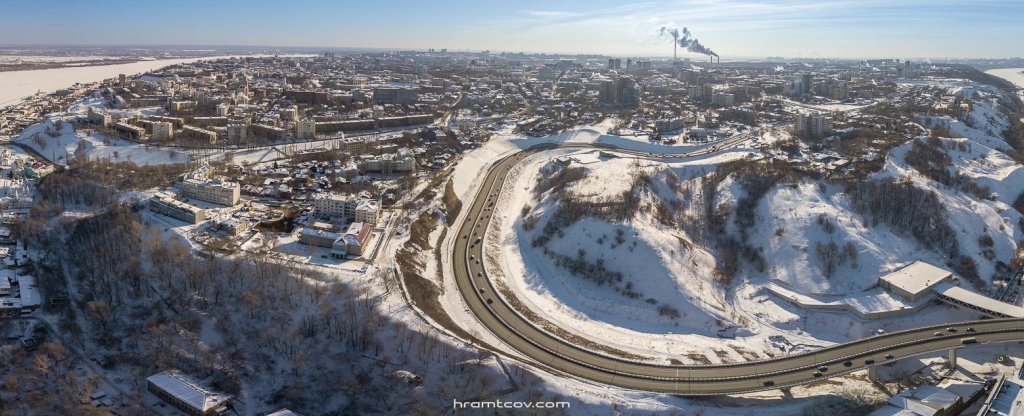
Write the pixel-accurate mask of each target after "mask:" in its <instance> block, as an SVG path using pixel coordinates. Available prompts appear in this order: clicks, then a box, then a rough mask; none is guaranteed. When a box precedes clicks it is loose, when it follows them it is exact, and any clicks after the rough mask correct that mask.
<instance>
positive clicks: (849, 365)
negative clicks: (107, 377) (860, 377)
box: [843, 360, 853, 367]
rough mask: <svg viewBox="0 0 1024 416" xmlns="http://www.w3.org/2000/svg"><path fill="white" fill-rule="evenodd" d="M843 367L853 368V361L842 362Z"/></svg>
mask: <svg viewBox="0 0 1024 416" xmlns="http://www.w3.org/2000/svg"><path fill="white" fill-rule="evenodd" d="M843 367H853V361H850V360H846V361H843Z"/></svg>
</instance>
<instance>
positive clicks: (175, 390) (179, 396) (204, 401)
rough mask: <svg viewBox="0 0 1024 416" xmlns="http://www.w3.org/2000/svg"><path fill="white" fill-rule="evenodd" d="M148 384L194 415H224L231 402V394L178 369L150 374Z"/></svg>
mask: <svg viewBox="0 0 1024 416" xmlns="http://www.w3.org/2000/svg"><path fill="white" fill-rule="evenodd" d="M146 384H147V389H148V390H149V392H150V393H153V395H155V396H156V397H159V398H160V399H161V400H163V401H165V402H167V403H169V404H171V405H173V406H174V407H177V408H179V409H181V410H182V411H184V412H185V413H188V414H190V415H194V416H214V415H222V414H224V413H226V412H227V411H228V405H229V404H230V403H231V396H229V395H226V394H222V393H218V392H215V391H213V390H210V389H208V388H206V387H204V386H202V385H201V384H200V383H199V382H198V381H196V380H195V379H193V378H192V377H189V376H188V375H186V374H184V373H182V372H180V371H178V370H167V371H164V372H162V373H159V374H155V375H152V376H149V377H148V378H146Z"/></svg>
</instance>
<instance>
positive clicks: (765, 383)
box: [763, 380, 775, 387]
mask: <svg viewBox="0 0 1024 416" xmlns="http://www.w3.org/2000/svg"><path fill="white" fill-rule="evenodd" d="M763 384H764V386H765V387H771V386H774V385H775V382H774V381H771V380H768V381H766V382H764V383H763Z"/></svg>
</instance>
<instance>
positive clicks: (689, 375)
mask: <svg viewBox="0 0 1024 416" xmlns="http://www.w3.org/2000/svg"><path fill="white" fill-rule="evenodd" d="M742 140H745V138H743V137H741V138H737V139H732V140H730V141H728V142H726V143H723V144H721V145H718V146H715V147H709V148H705V149H701V150H698V151H695V152H691V153H688V154H681V155H662V156H663V157H683V156H694V155H699V154H707V153H712V152H715V151H717V150H718V149H719V148H721V147H725V146H729V145H732V144H734V143H737V142H739V141H742ZM556 147H596V148H601V147H602V146H593V145H542V146H535V147H534V148H531V149H528V150H524V151H521V152H518V153H516V154H513V155H511V156H508V157H505V158H503V159H501V160H499V161H498V163H496V164H495V165H494V166H493V167H492V168H491V169H490V170H489V171H488V172H487V174H486V176H485V177H484V181H483V184H482V186H481V187H480V190H479V191H478V193H477V195H476V197H475V198H474V199H473V200H472V201H471V202H470V203H469V204H467V207H466V208H465V217H464V218H465V219H464V220H463V222H462V224H461V226H460V227H459V229H458V233H457V234H455V235H454V236H453V237H452V238H455V243H454V245H453V250H452V253H451V256H452V258H451V261H452V265H453V269H454V273H455V281H456V284H457V286H458V288H459V292H460V293H461V295H462V297H463V298H464V300H465V302H466V304H467V305H468V306H469V309H470V310H471V311H472V313H473V314H474V315H475V316H476V317H477V319H478V320H479V322H480V323H481V324H482V325H483V326H484V327H486V328H487V329H488V330H490V331H491V332H492V333H493V334H494V335H495V336H497V337H498V338H499V339H501V340H502V341H503V342H505V343H506V344H508V345H509V346H511V347H512V348H514V349H516V350H517V351H519V352H520V353H522V354H524V355H525V356H527V357H529V358H530V359H532V360H533V361H535V362H536V363H538V364H540V365H542V366H544V367H546V368H548V369H549V370H552V371H555V372H561V373H565V374H569V375H572V376H575V377H579V378H583V379H587V380H592V381H595V382H599V383H605V384H610V385H615V386H619V387H624V388H629V389H636V390H647V391H656V392H664V393H672V394H677V395H686V396H709V395H722V394H734V393H746V392H753V391H759V390H770V389H776V388H781V387H789V386H796V385H800V384H806V383H809V382H813V381H816V380H821V379H823V378H829V377H835V376H838V375H841V374H845V373H849V372H852V371H857V370H862V369H865V368H868V367H871V366H875V365H881V364H886V363H889V362H892V361H893V360H898V359H901V358H905V357H909V356H913V355H918V354H923V353H927V352H933V351H940V350H946V349H950V348H958V347H964V346H969V345H976V344H985V343H993V342H1010V341H1024V319H998V320H996V319H991V320H979V321H972V322H961V323H955V324H946V325H940V326H932V327H923V328H918V329H914V330H909V331H902V332H894V333H890V334H886V335H881V336H876V337H871V338H865V339H862V340H859V341H854V342H850V343H846V344H840V345H836V346H832V347H829V348H823V349H820V350H817V351H814V352H809V353H803V354H797V355H790V356H786V357H781V358H776V359H770V360H763V361H752V362H744V363H735V364H722V365H670V364H652V363H642V362H634V361H629V360H625V359H621V358H617V357H613V356H609V355H606V354H604V353H601V352H595V351H591V350H587V349H584V348H582V347H579V346H577V345H573V344H571V343H569V342H566V341H565V340H563V339H561V338H559V337H557V336H554V335H552V334H550V333H549V332H547V331H544V330H542V329H540V328H538V327H536V326H535V325H533V324H532V323H531V322H530V321H529V320H527V319H526V318H525V317H523V316H521V315H520V314H519V313H518V312H516V311H515V310H514V309H513V308H512V307H511V306H510V305H509V304H508V303H506V302H505V300H504V299H502V296H500V295H498V293H497V291H496V288H495V286H494V284H493V282H491V280H490V279H489V278H488V275H487V272H486V271H485V270H484V267H483V264H482V258H483V245H484V244H482V243H481V241H482V240H483V236H484V230H486V229H487V227H488V225H489V224H490V221H491V215H492V214H493V212H494V208H495V207H494V204H495V202H496V201H497V198H498V195H499V194H500V192H501V189H502V187H503V186H504V185H505V181H506V177H507V176H508V173H509V171H510V169H511V168H512V167H513V166H515V165H516V164H517V163H519V162H520V161H522V160H523V159H524V158H526V157H527V156H529V155H531V154H533V153H537V152H541V151H544V150H549V149H553V148H556ZM604 147H607V146H604ZM616 151H618V152H624V151H622V150H616ZM625 153H631V154H634V155H638V156H655V155H653V154H651V153H647V152H629V151H625Z"/></svg>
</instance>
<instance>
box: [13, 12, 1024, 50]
mask: <svg viewBox="0 0 1024 416" xmlns="http://www.w3.org/2000/svg"><path fill="white" fill-rule="evenodd" d="M4 9H5V14H6V15H7V16H8V19H7V20H9V22H6V24H5V25H3V26H2V27H0V39H4V41H5V42H7V43H6V44H8V45H21V46H28V45H36V46H37V47H40V46H48V45H69V46H70V45H75V46H82V47H100V46H111V47H124V46H137V45H150V46H153V47H159V46H160V45H173V46H193V47H194V46H202V45H221V46H235V47H263V48H365V49H371V50H376V49H380V50H425V49H429V48H435V49H442V48H447V49H448V50H452V51H482V50H491V51H495V52H498V51H503V52H518V51H523V52H525V53H548V54H587V55H605V56H644V57H667V56H671V55H672V46H671V45H672V39H670V38H668V37H666V36H664V33H665V32H664V31H660V30H659V29H660V28H662V27H676V28H683V27H686V28H689V30H690V31H691V32H692V35H693V37H694V38H695V39H699V40H700V44H701V45H702V46H705V47H707V49H706V51H713V52H717V53H718V54H721V55H722V56H724V57H727V59H728V58H729V57H735V58H748V57H749V58H754V57H768V56H784V57H787V58H792V59H815V58H829V57H831V58H835V59H866V58H875V57H894V58H899V57H906V58H912V59H928V58H930V59H997V58H993V57H1019V56H1024V48H1022V47H1021V45H1020V44H1019V39H1024V25H1021V24H1020V22H1021V21H1022V20H1024V19H1022V17H1024V2H1015V1H1010V0H977V1H966V0H949V1H943V2H938V3H937V2H934V1H927V0H903V1H898V2H892V1H885V0H861V1H854V0H829V1H811V0H782V1H779V2H771V3H766V2H763V1H759V0H718V1H712V0H663V1H657V0H655V1H649V2H643V3H632V4H623V3H621V2H617V1H612V0H593V1H588V2H571V1H570V2H550V1H540V0H521V1H517V2H510V3H504V2H501V3H499V2H494V3H492V2H471V1H463V0H452V1H448V2H443V3H422V2H414V1H410V0H382V1H378V2H372V3H362V2H360V3H336V2H331V1H325V0H309V1H304V2H301V3H300V4H288V5H283V4H281V3H279V2H273V1H268V0H252V1H247V2H239V1H223V2H202V1H196V0H183V1H181V2H178V3H175V4H174V5H173V7H166V6H157V5H151V4H145V3H142V4H140V3H135V2H130V1H125V0H110V1H105V2H102V3H100V4H90V5H89V7H82V6H81V5H80V4H79V3H77V2H71V1H69V0H52V1H51V2H50V3H49V4H48V7H39V6H38V5H37V4H27V3H21V2H19V3H12V4H7V5H5V7H4ZM63 9H66V10H71V9H74V10H75V12H74V13H54V11H55V10H58V11H59V10H63ZM125 39H131V40H132V41H131V42H130V43H126V42H124V40H125ZM296 45H297V46H296ZM339 45H342V46H339ZM351 45H363V46H351ZM713 52H712V53H713ZM679 56H680V57H691V58H694V59H699V57H700V55H699V54H694V53H692V52H690V51H687V50H686V48H680V50H679Z"/></svg>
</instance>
